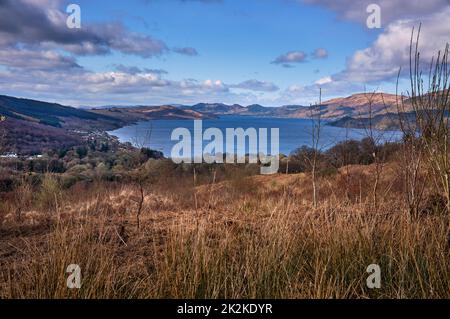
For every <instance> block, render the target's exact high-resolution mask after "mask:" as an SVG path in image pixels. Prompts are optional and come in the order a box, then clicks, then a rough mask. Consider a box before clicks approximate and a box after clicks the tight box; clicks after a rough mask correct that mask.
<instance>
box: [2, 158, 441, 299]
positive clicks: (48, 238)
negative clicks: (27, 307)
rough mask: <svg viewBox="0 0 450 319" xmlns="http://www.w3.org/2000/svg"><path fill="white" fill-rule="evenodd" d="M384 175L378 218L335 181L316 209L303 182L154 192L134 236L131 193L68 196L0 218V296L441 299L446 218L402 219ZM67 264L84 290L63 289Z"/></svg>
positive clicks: (249, 181)
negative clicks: (377, 278)
mask: <svg viewBox="0 0 450 319" xmlns="http://www.w3.org/2000/svg"><path fill="white" fill-rule="evenodd" d="M368 169H370V168H361V167H353V168H352V169H351V171H352V172H353V174H354V175H355V176H359V177H360V176H362V175H361V174H363V173H364V171H365V170H368ZM387 171H389V169H387ZM357 173H358V174H357ZM368 176H370V174H368V175H367V176H365V175H364V177H361V178H364V179H365V180H366V181H367V178H369V177H368ZM387 176H388V177H387V178H385V180H384V181H383V183H384V184H382V185H383V187H380V189H381V190H382V191H384V192H383V194H384V195H383V197H382V200H383V201H382V203H380V205H379V208H378V209H377V213H374V212H373V211H371V209H370V207H371V205H370V203H368V199H367V198H369V197H370V196H367V194H365V193H364V190H363V191H361V190H358V191H357V192H356V193H357V195H358V196H355V198H353V199H351V200H342V194H341V193H342V192H343V190H342V189H341V188H342V187H338V185H340V184H339V180H340V177H339V175H336V176H335V177H327V179H326V180H325V179H324V180H321V181H320V185H321V189H320V192H319V194H320V195H321V197H320V200H321V201H320V205H319V207H318V208H317V209H316V210H314V209H313V208H312V204H311V198H310V189H309V188H308V187H309V186H308V185H309V182H308V176H307V175H304V174H300V175H289V176H286V175H277V176H269V177H263V176H258V177H242V178H236V179H232V180H231V181H228V182H221V183H216V184H213V183H210V184H206V185H201V186H197V187H194V186H193V182H192V181H187V182H186V183H184V184H183V185H184V187H183V188H182V187H179V188H176V190H172V191H171V190H170V189H171V187H167V186H168V185H165V186H166V187H162V186H161V187H158V185H157V184H154V185H152V186H151V187H149V191H148V193H147V196H146V199H145V203H144V212H143V214H142V220H141V228H140V231H138V230H137V227H136V222H135V216H134V213H135V209H136V207H135V202H134V201H133V196H134V194H135V192H136V190H135V189H134V188H133V186H132V185H119V186H115V187H111V186H108V185H102V184H98V185H96V186H95V187H92V188H91V187H87V188H86V189H83V188H80V189H77V191H76V192H74V191H73V190H72V191H71V192H68V193H65V194H62V195H61V196H60V199H59V202H58V203H56V204H55V205H44V206H45V207H47V208H46V209H44V208H43V207H44V206H43V205H41V203H39V202H37V203H35V204H34V207H33V209H32V207H30V211H33V214H32V216H33V217H32V218H31V217H27V216H28V215H27V213H25V214H22V216H23V218H22V220H21V221H20V222H19V221H17V220H15V219H14V218H13V217H14V216H4V218H3V221H2V226H1V231H0V298H448V297H449V295H448V292H449V286H448V284H449V248H448V243H447V231H448V227H447V225H448V217H446V216H445V214H439V213H436V214H428V215H422V216H416V217H413V216H409V215H408V214H407V210H406V208H405V207H404V205H403V204H402V200H401V194H400V190H397V189H396V188H395V187H392V185H395V179H396V177H395V176H392V175H391V174H387ZM357 184H358V183H357ZM360 184H361V183H359V184H358V185H360ZM188 185H191V186H190V187H189V186H188ZM389 185H390V189H391V190H390V191H389V193H387V192H385V190H386V189H388V188H389ZM50 186H51V187H50ZM49 187H50V188H53V187H54V185H53V184H52V183H50V182H49ZM172 189H174V188H172ZM39 196H42V194H41V195H37V198H39ZM44 199H45V203H46V204H48V197H47V196H44ZM49 207H50V208H49ZM28 213H29V212H28ZM7 215H13V213H12V211H11V212H10V213H9V214H7ZM373 263H375V264H378V265H380V267H381V271H382V273H381V280H382V281H381V285H382V286H381V288H380V289H373V290H371V289H369V288H367V286H366V278H367V276H368V275H369V274H368V273H366V268H367V266H368V265H369V264H373ZM69 264H78V265H80V267H81V269H82V288H81V289H72V290H71V289H68V288H67V287H66V279H67V274H66V273H65V270H66V267H67V266H68V265H69Z"/></svg>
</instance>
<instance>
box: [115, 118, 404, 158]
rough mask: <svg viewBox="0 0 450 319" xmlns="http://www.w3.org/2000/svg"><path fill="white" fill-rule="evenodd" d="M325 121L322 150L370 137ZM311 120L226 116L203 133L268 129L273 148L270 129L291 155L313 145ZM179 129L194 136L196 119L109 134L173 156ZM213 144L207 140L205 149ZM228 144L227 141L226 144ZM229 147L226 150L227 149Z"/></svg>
mask: <svg viewBox="0 0 450 319" xmlns="http://www.w3.org/2000/svg"><path fill="white" fill-rule="evenodd" d="M325 123H326V122H325V121H322V124H323V125H322V127H321V132H320V134H321V138H320V143H319V144H320V145H319V147H320V148H321V149H322V150H326V149H328V148H330V147H332V146H333V145H335V144H336V143H338V142H340V141H344V140H346V139H355V140H361V139H363V138H365V137H367V132H366V131H365V130H361V129H346V128H340V127H333V126H328V125H325ZM311 124H312V123H311V121H310V120H308V119H284V118H279V119H278V118H255V117H242V116H225V117H221V118H218V119H211V120H203V131H204V130H205V129H207V128H210V127H215V128H219V129H220V130H221V131H222V132H223V135H224V140H225V136H226V134H225V130H226V128H233V129H236V128H239V127H241V128H243V129H247V128H250V127H253V128H255V129H257V130H258V129H259V128H267V129H268V132H269V138H268V145H270V129H271V128H279V130H280V153H282V154H290V153H291V152H292V151H294V150H295V149H297V148H299V147H301V146H303V145H307V146H312V136H311V135H312V134H311V131H312V125H311ZM176 128H187V129H189V131H190V132H191V134H192V136H194V133H193V131H194V121H192V120H152V121H146V122H139V123H137V124H135V125H130V126H126V127H122V128H120V129H118V130H115V131H111V132H108V133H110V134H111V135H114V136H117V137H118V138H119V139H120V141H121V142H131V143H133V144H135V145H138V146H142V145H145V146H146V147H149V148H151V149H154V150H158V151H161V152H163V153H164V155H165V156H167V157H170V154H171V150H172V147H173V145H175V144H176V143H178V141H171V134H172V131H173V130H174V129H176ZM374 136H376V137H377V139H379V140H380V141H384V142H386V141H394V140H398V139H399V138H400V136H401V134H400V133H399V132H395V131H383V132H380V131H375V132H374ZM208 143H209V141H204V142H203V146H205V145H206V144H208ZM224 143H226V141H224ZM225 149H226V148H225V147H224V150H225Z"/></svg>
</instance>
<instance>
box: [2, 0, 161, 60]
mask: <svg viewBox="0 0 450 319" xmlns="http://www.w3.org/2000/svg"><path fill="white" fill-rule="evenodd" d="M60 4H61V1H56V0H54V1H45V3H42V1H35V0H2V1H0V16H1V17H2V18H1V19H0V45H1V46H3V47H5V46H13V45H16V44H17V43H22V44H25V45H29V46H37V47H41V48H45V49H55V48H57V49H64V50H65V51H68V52H71V53H74V54H78V55H99V54H106V53H109V52H111V50H117V51H119V52H122V53H125V54H135V55H138V56H141V57H144V58H149V57H152V56H156V55H161V54H163V53H165V52H166V51H168V48H167V45H166V44H165V43H164V42H163V41H161V40H157V39H154V38H152V37H151V36H148V35H142V34H138V33H134V32H131V31H129V30H127V29H126V28H125V27H124V26H123V25H122V24H120V23H104V24H95V25H94V24H91V25H89V24H84V25H83V28H81V29H69V28H67V26H66V19H67V16H66V14H65V13H63V12H61V11H60V10H59V5H60Z"/></svg>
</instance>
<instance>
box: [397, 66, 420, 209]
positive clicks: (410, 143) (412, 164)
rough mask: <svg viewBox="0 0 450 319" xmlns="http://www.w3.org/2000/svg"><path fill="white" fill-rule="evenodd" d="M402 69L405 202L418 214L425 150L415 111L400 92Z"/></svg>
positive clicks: (400, 111) (400, 104) (399, 106)
mask: <svg viewBox="0 0 450 319" xmlns="http://www.w3.org/2000/svg"><path fill="white" fill-rule="evenodd" d="M400 74H401V69H400V70H399V73H398V76H397V84H396V104H397V116H398V124H399V127H400V130H401V132H402V134H403V138H402V147H401V152H400V154H401V165H402V179H403V187H404V195H405V202H406V204H407V206H408V210H409V213H410V215H417V214H418V212H419V205H420V203H421V201H422V198H423V193H424V190H425V179H424V178H422V177H421V172H422V171H423V168H424V167H423V166H424V165H423V164H424V152H423V145H422V142H421V139H420V138H419V137H418V136H417V130H418V127H417V125H416V122H415V119H416V118H417V117H416V116H415V114H414V113H413V114H412V115H411V113H410V111H411V109H410V106H411V105H410V103H407V102H406V101H405V95H404V94H403V93H402V94H399V92H398V88H399V79H400Z"/></svg>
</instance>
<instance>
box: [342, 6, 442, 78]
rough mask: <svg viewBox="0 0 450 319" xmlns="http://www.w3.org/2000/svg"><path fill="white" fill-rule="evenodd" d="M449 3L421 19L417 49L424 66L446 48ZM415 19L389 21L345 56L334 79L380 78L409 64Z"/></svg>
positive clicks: (391, 74)
mask: <svg viewBox="0 0 450 319" xmlns="http://www.w3.org/2000/svg"><path fill="white" fill-rule="evenodd" d="M449 17H450V6H449V7H447V8H446V9H445V10H442V11H440V12H437V13H434V14H431V15H428V16H427V17H424V18H423V19H422V28H421V33H420V40H419V49H420V52H421V59H422V62H423V63H424V68H425V67H426V65H427V64H428V63H429V62H430V61H431V59H432V58H433V56H434V57H436V55H437V52H438V51H439V50H441V51H442V50H443V49H445V45H446V44H447V43H448V42H449V40H450V37H449V35H450V23H449V22H450V20H449ZM413 27H415V28H416V31H417V27H418V25H417V23H416V21H414V20H399V21H396V22H393V23H391V24H390V25H389V26H388V27H387V28H386V30H385V31H384V32H383V33H382V34H380V35H379V36H378V38H377V39H376V41H375V42H374V43H373V44H372V45H371V46H370V47H368V48H365V49H363V50H358V51H357V52H355V53H354V54H353V56H352V57H351V58H350V59H349V60H348V62H347V67H346V69H345V70H344V71H343V72H341V73H339V74H337V75H335V76H334V78H335V79H337V80H347V81H354V82H369V83H370V82H379V81H389V80H393V79H395V78H396V76H397V74H398V71H399V68H400V67H402V68H403V69H408V68H409V46H410V40H411V32H412V29H413Z"/></svg>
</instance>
